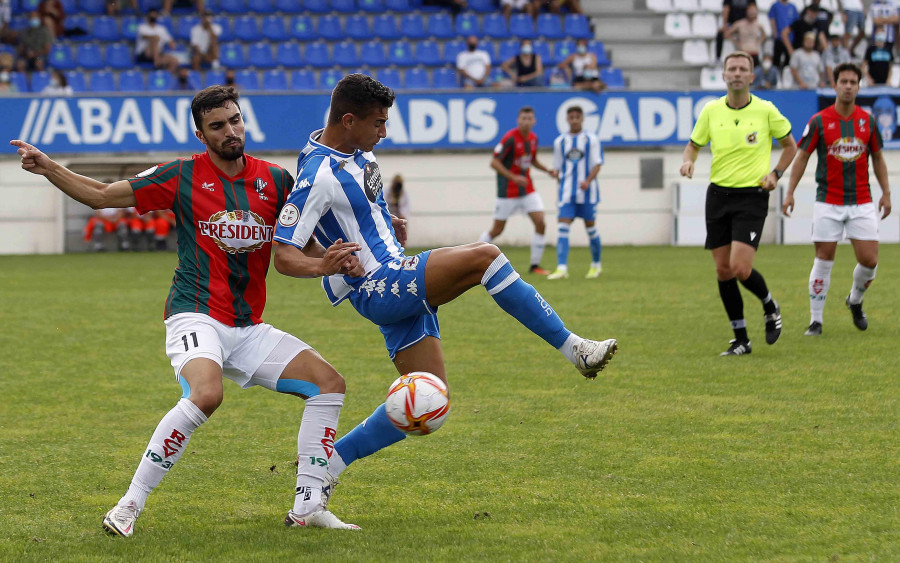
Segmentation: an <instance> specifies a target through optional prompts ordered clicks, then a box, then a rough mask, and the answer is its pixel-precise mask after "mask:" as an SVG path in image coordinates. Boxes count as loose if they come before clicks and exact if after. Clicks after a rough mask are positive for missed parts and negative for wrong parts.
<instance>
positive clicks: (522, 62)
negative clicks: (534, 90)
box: [500, 39, 544, 86]
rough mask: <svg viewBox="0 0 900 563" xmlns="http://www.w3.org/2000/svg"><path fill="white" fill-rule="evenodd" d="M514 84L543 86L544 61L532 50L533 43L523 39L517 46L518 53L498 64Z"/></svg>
mask: <svg viewBox="0 0 900 563" xmlns="http://www.w3.org/2000/svg"><path fill="white" fill-rule="evenodd" d="M500 68H502V69H503V72H505V73H506V74H507V76H509V77H510V78H511V79H512V80H513V81H514V82H515V84H516V86H543V85H544V81H543V77H544V63H543V61H541V56H540V55H538V54H537V53H535V52H534V45H532V43H531V41H530V40H528V39H525V40H523V41H522V43H521V44H520V46H519V54H518V55H516V56H515V57H511V58H510V59H509V60H506V61H504V62H503V64H502V65H500Z"/></svg>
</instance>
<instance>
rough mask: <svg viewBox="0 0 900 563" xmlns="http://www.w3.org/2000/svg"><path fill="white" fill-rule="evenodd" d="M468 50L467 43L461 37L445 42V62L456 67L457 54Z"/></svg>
mask: <svg viewBox="0 0 900 563" xmlns="http://www.w3.org/2000/svg"><path fill="white" fill-rule="evenodd" d="M465 50H466V43H465V41H462V40H461V39H454V40H452V41H447V42H446V43H444V62H445V63H446V64H449V65H453V66H454V67H456V56H457V55H459V54H460V53H462V52H463V51H465Z"/></svg>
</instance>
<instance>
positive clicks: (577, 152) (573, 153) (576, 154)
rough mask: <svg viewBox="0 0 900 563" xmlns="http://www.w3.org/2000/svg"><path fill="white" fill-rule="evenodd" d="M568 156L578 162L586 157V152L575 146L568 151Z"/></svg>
mask: <svg viewBox="0 0 900 563" xmlns="http://www.w3.org/2000/svg"><path fill="white" fill-rule="evenodd" d="M566 158H567V159H568V160H571V161H572V162H577V161H579V160H581V159H582V158H584V152H583V151H582V150H581V149H579V148H573V149H572V150H570V151H569V152H567V153H566Z"/></svg>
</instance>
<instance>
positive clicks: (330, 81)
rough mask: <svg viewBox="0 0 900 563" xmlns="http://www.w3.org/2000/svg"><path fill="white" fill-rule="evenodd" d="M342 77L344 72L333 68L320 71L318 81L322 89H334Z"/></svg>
mask: <svg viewBox="0 0 900 563" xmlns="http://www.w3.org/2000/svg"><path fill="white" fill-rule="evenodd" d="M343 77H344V73H343V72H341V71H340V70H337V69H335V68H331V69H328V70H325V71H322V73H321V76H320V77H319V82H320V83H321V85H322V89H323V90H334V87H335V86H337V83H338V82H339V81H340V80H341V78H343Z"/></svg>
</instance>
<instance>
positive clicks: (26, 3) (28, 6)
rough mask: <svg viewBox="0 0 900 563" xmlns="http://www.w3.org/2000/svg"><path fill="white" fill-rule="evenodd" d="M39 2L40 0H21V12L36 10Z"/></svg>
mask: <svg viewBox="0 0 900 563" xmlns="http://www.w3.org/2000/svg"><path fill="white" fill-rule="evenodd" d="M40 3H41V2H40V0H22V1H21V2H20V3H19V6H20V9H21V10H22V11H23V12H26V13H27V12H34V11H37V9H38V6H39V5H40Z"/></svg>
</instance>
